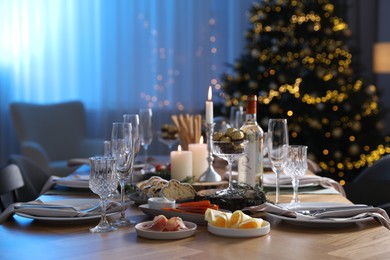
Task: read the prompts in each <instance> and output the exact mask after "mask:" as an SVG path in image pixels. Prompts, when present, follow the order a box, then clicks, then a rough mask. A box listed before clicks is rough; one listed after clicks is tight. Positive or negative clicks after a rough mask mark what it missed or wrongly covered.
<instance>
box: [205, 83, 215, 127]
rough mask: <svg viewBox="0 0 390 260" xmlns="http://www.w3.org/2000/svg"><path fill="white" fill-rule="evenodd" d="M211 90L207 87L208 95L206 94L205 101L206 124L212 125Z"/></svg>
mask: <svg viewBox="0 0 390 260" xmlns="http://www.w3.org/2000/svg"><path fill="white" fill-rule="evenodd" d="M212 95H213V93H212V89H211V86H209V93H208V96H207V97H208V99H207V101H206V123H207V124H212V123H213V121H214V115H213V109H214V108H213V101H212Z"/></svg>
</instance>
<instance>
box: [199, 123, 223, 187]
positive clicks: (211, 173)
mask: <svg viewBox="0 0 390 260" xmlns="http://www.w3.org/2000/svg"><path fill="white" fill-rule="evenodd" d="M204 125H205V126H206V138H207V151H208V157H207V161H208V163H209V166H208V168H207V170H206V171H205V172H204V173H202V175H201V176H200V177H199V181H200V182H216V181H221V179H222V178H221V175H219V174H218V173H217V172H216V171H215V170H214V167H213V161H214V157H213V153H212V149H211V142H212V141H213V132H214V125H215V124H214V123H212V124H209V123H205V124H204Z"/></svg>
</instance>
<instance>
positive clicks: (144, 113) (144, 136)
mask: <svg viewBox="0 0 390 260" xmlns="http://www.w3.org/2000/svg"><path fill="white" fill-rule="evenodd" d="M139 119H140V131H141V132H140V141H141V145H142V147H143V148H144V151H145V159H144V171H145V172H148V171H149V170H150V169H151V168H152V167H151V166H149V164H148V147H149V145H150V143H151V142H152V140H153V126H152V109H151V108H141V109H140V110H139Z"/></svg>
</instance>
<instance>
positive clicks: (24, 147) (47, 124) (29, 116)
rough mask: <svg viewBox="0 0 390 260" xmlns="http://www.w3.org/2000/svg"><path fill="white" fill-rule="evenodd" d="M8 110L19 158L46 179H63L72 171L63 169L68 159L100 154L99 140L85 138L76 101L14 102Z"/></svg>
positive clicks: (83, 119) (82, 117) (80, 107)
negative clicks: (32, 166) (47, 177)
mask: <svg viewBox="0 0 390 260" xmlns="http://www.w3.org/2000/svg"><path fill="white" fill-rule="evenodd" d="M10 110H11V115H12V120H13V124H14V127H15V130H16V136H17V138H18V141H19V144H20V152H21V154H22V155H24V156H25V157H28V158H30V159H31V160H33V161H34V162H35V163H36V164H37V165H38V166H40V167H41V168H42V169H43V170H45V171H46V172H47V173H48V174H49V175H57V176H66V175H68V174H69V173H71V172H72V171H74V170H75V167H69V166H68V165H67V163H68V160H69V159H72V158H87V157H89V156H93V155H96V154H101V153H102V152H103V140H101V139H89V138H87V137H86V116H85V108H84V105H83V104H82V103H81V102H79V101H71V102H64V103H57V104H49V105H41V104H31V103H22V102H15V103H12V104H11V106H10Z"/></svg>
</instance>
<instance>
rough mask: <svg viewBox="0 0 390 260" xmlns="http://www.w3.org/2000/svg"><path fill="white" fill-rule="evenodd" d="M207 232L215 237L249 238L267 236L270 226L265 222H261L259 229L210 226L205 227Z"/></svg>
mask: <svg viewBox="0 0 390 260" xmlns="http://www.w3.org/2000/svg"><path fill="white" fill-rule="evenodd" d="M207 230H208V231H209V232H210V233H212V234H214V235H217V236H223V237H233V238H249V237H259V236H264V235H266V234H268V233H269V232H270V230H271V225H270V224H269V222H267V221H265V220H264V221H263V224H262V225H261V227H260V228H251V229H239V228H220V227H216V226H213V225H211V224H210V223H209V224H208V225H207Z"/></svg>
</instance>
